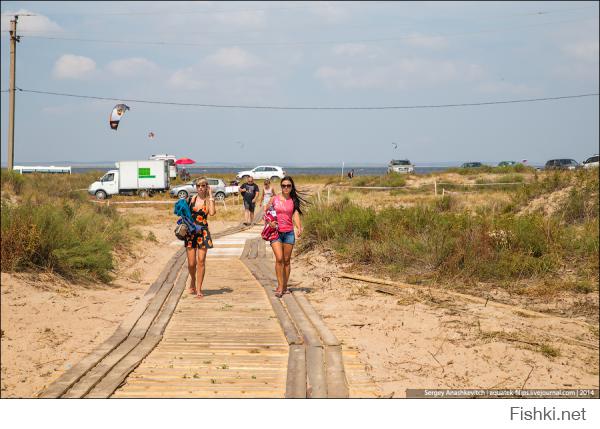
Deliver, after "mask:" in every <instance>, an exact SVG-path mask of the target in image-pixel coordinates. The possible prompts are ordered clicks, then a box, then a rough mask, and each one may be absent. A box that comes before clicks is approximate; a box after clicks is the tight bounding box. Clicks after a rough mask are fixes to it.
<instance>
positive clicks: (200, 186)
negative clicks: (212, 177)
mask: <svg viewBox="0 0 600 429" xmlns="http://www.w3.org/2000/svg"><path fill="white" fill-rule="evenodd" d="M196 188H206V185H196Z"/></svg>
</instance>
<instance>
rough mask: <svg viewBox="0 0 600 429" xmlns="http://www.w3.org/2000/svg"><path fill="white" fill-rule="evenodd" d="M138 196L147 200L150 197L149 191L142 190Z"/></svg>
mask: <svg viewBox="0 0 600 429" xmlns="http://www.w3.org/2000/svg"><path fill="white" fill-rule="evenodd" d="M138 195H139V196H140V197H142V198H146V197H147V196H148V191H147V190H145V189H140V190H139V191H138Z"/></svg>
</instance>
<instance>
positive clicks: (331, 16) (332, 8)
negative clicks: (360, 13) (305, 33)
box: [309, 1, 350, 22]
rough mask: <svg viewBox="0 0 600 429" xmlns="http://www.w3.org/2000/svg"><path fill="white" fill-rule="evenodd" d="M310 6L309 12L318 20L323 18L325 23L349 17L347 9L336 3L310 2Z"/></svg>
mask: <svg viewBox="0 0 600 429" xmlns="http://www.w3.org/2000/svg"><path fill="white" fill-rule="evenodd" d="M310 5H311V7H310V9H309V10H310V11H311V12H312V13H313V14H314V15H317V16H318V17H319V18H323V19H324V20H325V21H329V22H337V21H342V20H344V19H346V18H348V17H349V16H350V13H349V11H348V9H347V8H344V7H343V5H342V4H338V3H337V2H331V1H320V2H311V3H310Z"/></svg>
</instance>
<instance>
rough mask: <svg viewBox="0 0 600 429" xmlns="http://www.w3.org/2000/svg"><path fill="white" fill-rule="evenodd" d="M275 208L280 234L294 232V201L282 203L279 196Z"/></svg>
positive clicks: (289, 200)
mask: <svg viewBox="0 0 600 429" xmlns="http://www.w3.org/2000/svg"><path fill="white" fill-rule="evenodd" d="M273 206H274V207H275V211H276V212H277V226H278V228H277V229H278V230H279V232H290V231H293V230H294V224H293V223H292V215H293V214H294V200H292V199H291V198H290V199H288V200H284V201H281V199H280V197H279V196H278V195H277V196H275V201H274V202H273Z"/></svg>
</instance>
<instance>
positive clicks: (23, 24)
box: [1, 9, 63, 33]
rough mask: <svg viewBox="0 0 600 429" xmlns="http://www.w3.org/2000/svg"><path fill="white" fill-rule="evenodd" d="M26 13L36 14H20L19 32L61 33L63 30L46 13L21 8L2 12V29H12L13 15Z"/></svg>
mask: <svg viewBox="0 0 600 429" xmlns="http://www.w3.org/2000/svg"><path fill="white" fill-rule="evenodd" d="M15 14H16V15H26V14H32V15H36V16H20V17H19V20H18V21H17V32H19V33H20V32H28V31H31V32H35V33H38V32H43V33H60V32H62V31H63V29H62V27H61V26H60V25H58V24H57V23H56V22H54V21H51V20H50V19H48V18H47V17H46V16H44V15H39V14H37V13H35V12H31V11H29V10H26V9H19V10H18V11H16V12H11V11H6V12H4V13H3V14H2V21H1V28H2V30H3V31H4V30H10V21H11V20H12V18H13V17H12V15H15Z"/></svg>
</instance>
